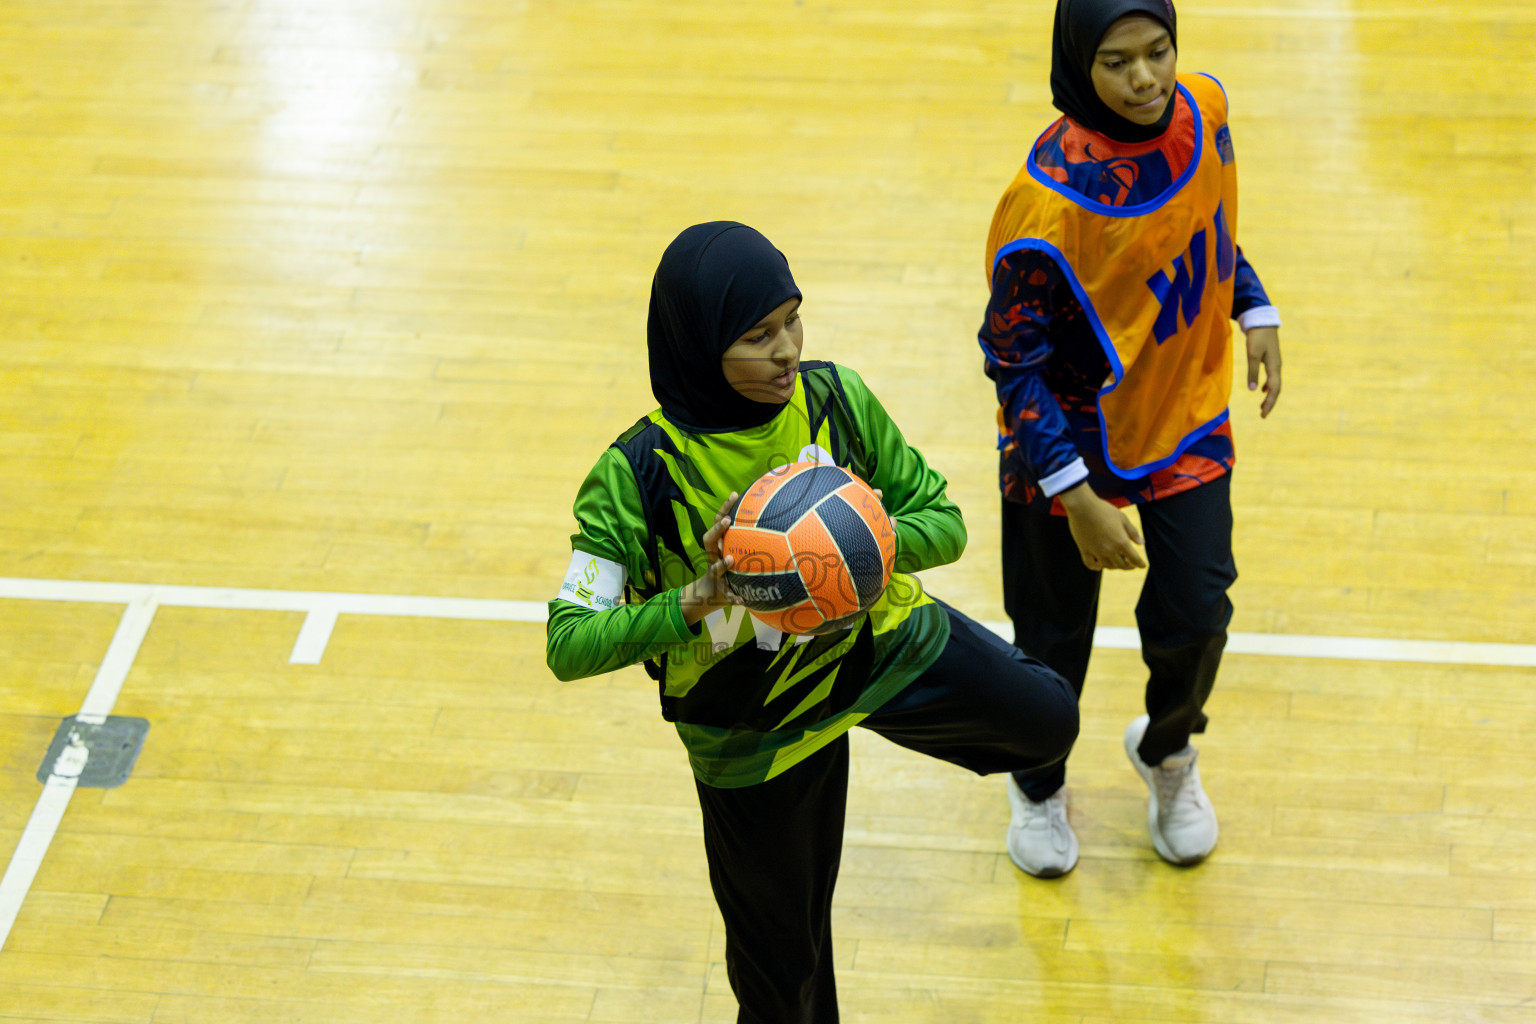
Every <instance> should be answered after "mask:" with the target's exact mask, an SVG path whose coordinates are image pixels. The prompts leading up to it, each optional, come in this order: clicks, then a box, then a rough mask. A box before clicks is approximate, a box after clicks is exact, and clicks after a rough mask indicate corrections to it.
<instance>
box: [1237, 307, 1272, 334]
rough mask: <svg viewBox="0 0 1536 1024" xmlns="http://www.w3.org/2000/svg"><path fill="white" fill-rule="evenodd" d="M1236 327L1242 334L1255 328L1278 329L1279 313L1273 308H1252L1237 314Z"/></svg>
mask: <svg viewBox="0 0 1536 1024" xmlns="http://www.w3.org/2000/svg"><path fill="white" fill-rule="evenodd" d="M1237 326H1238V327H1240V328H1242V331H1243V333H1244V334H1247V333H1248V332H1249V331H1251V330H1253V329H1254V328H1255V327H1279V326H1280V311H1279V310H1278V309H1276V308H1275V307H1274V306H1254V307H1253V308H1252V309H1249V310H1245V311H1243V312H1242V313H1240V314H1238V317H1237Z"/></svg>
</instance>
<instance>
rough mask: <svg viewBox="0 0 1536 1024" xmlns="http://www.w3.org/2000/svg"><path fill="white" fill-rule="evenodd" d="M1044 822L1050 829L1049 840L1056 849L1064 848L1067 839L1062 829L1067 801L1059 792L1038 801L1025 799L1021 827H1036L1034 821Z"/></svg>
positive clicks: (1065, 816) (1065, 817)
mask: <svg viewBox="0 0 1536 1024" xmlns="http://www.w3.org/2000/svg"><path fill="white" fill-rule="evenodd" d="M1037 822H1044V827H1045V828H1048V829H1050V832H1051V841H1052V845H1054V846H1055V847H1056V848H1057V849H1066V846H1067V840H1066V836H1065V835H1064V831H1065V830H1064V829H1063V828H1061V827H1059V826H1065V825H1066V822H1067V802H1066V799H1065V798H1064V797H1062V796H1061V794H1059V793H1058V794H1056V795H1055V796H1052V797H1051V798H1050V799H1048V800H1042V801H1041V802H1040V803H1035V802H1034V801H1027V802H1026V803H1025V808H1024V822H1023V824H1022V826H1021V827H1022V828H1026V829H1028V828H1037V827H1039V826H1038V825H1037V824H1036V823H1037Z"/></svg>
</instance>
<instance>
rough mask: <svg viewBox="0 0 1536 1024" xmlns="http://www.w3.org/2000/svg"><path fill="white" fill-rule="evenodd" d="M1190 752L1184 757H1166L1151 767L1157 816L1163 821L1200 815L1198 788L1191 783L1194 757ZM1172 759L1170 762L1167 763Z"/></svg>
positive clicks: (1195, 754)
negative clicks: (1155, 791) (1155, 790)
mask: <svg viewBox="0 0 1536 1024" xmlns="http://www.w3.org/2000/svg"><path fill="white" fill-rule="evenodd" d="M1197 757H1199V754H1198V753H1196V752H1191V753H1190V754H1189V757H1188V759H1187V760H1185V759H1184V758H1177V759H1176V758H1172V757H1170V758H1168V759H1166V760H1164V761H1163V763H1162V764H1161V765H1159V766H1158V767H1156V768H1154V769H1152V780H1153V782H1154V783H1155V784H1156V786H1157V810H1158V817H1160V818H1162V819H1163V820H1165V821H1178V820H1181V819H1188V818H1191V817H1197V816H1199V815H1200V790H1199V788H1198V787H1196V786H1194V785H1192V784H1191V783H1192V781H1193V776H1194V770H1195V759H1196V758H1197ZM1169 761H1172V762H1173V763H1172V764H1169Z"/></svg>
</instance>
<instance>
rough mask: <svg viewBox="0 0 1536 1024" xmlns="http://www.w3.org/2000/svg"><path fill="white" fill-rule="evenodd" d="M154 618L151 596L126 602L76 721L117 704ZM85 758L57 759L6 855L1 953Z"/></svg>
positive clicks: (96, 718) (100, 718) (103, 716)
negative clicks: (64, 765)
mask: <svg viewBox="0 0 1536 1024" xmlns="http://www.w3.org/2000/svg"><path fill="white" fill-rule="evenodd" d="M154 619H155V601H154V598H153V597H152V596H150V595H148V594H139V595H136V596H135V597H134V598H133V599H132V600H130V601H128V607H127V608H125V609H123V616H122V618H121V619H119V620H118V622H117V631H116V632H115V633H113V634H112V643H111V644H109V645H108V646H107V653H106V655H105V656H104V657H103V658H102V659H101V667H100V668H99V669H97V670H96V679H95V681H94V682H93V683H91V688H90V690H89V692H87V693H86V695H85V700H84V701H83V702H82V703H81V705H80V713H79V715H77V716H76V717H77V718H79V719H80V720H81V721H85V722H94V723H96V724H100V723H102V722H105V721H106V720H107V716H108V715H110V714H111V713H112V708H113V706H114V705H115V704H116V703H117V698H118V695H119V694H120V693H122V692H123V683H124V682H126V681H127V679H128V670H129V669H131V668H132V667H133V662H134V659H136V658H137V657H138V656H139V647H140V645H141V644H143V642H144V636H145V634H147V633H148V632H149V624H150V623H151V622H153V621H154ZM87 756H88V754H87V753H86V751H84V750H80V751H78V752H77V757H76V758H74V759H72V761H71V763H70V764H69V765H68V767H67V768H65V769H64V771H66V772H67V773H68V774H61V772H60V770H59V767H63V762H65V761H66V760H67V759H66V758H65V757H63V756H61V757H60V758H59V761H60V766H59V767H56V768H55V770H54V772H53V773H51V774H50V775H49V776H48V781H47V782H46V783H45V784H44V785H43V792H42V795H40V796H39V797H38V798H37V806H35V807H34V808H32V816H31V817H30V818H28V819H27V826H26V828H24V829H22V832H21V838H20V839H19V840H17V842H16V852H15V853H13V854H12V855H11V862H10V864H9V865H7V867H6V869H5V876H4V877H3V878H0V949H4V948H5V943H6V940H7V939H9V938H10V936H11V928H12V927H13V926H14V925H15V924H16V915H17V914H19V913H21V905H22V903H24V902H25V901H26V898H27V892H28V890H30V889H31V888H32V881H33V879H35V878H36V877H37V871H38V868H40V867H42V864H43V856H44V855H45V854H47V852H48V847H49V846H50V845H51V844H52V843H53V837H54V834H55V833H56V832H57V831H58V829H59V822H61V821H63V820H64V811H65V809H66V808H67V807H69V801H70V798H71V797H73V796H74V795H75V786H76V785H77V784H78V783H79V781H80V772H81V771H82V770H84V768H85V759H86V757H87Z"/></svg>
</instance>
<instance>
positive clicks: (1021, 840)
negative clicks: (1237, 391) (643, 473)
mask: <svg viewBox="0 0 1536 1024" xmlns="http://www.w3.org/2000/svg"><path fill="white" fill-rule="evenodd" d="M1176 28H1177V27H1176V21H1175V16H1174V10H1173V5H1172V4H1171V3H1170V2H1168V0H1058V3H1057V8H1056V25H1055V32H1054V37H1053V44H1052V59H1051V92H1052V98H1053V100H1054V102H1055V105H1056V107H1057V108H1058V109H1059V110H1061V111H1062V113H1063V115H1064V116H1063V117H1061V118H1060V119H1058V120H1057V121H1056V122H1055V123H1054V124H1052V125H1051V126H1050V127H1049V128H1047V129H1046V130H1045V132H1044V133H1043V134H1042V135H1040V136H1039V138H1038V139H1036V140H1035V143H1034V145H1033V146H1032V147H1031V149H1030V153H1029V156H1028V158H1027V159H1026V160H1025V162H1024V166H1023V168H1022V169H1021V170H1020V171H1019V173H1018V175H1017V176H1016V177H1015V179H1014V181H1013V183H1012V184H1011V185H1010V186H1009V187H1008V189H1007V191H1006V192H1004V194H1003V197H1002V199H1001V200H1000V201H999V203H998V206H997V212H996V214H995V215H994V217H993V220H992V226H991V230H990V231H989V232H988V239H987V270H988V274H989V276H990V281H991V298H990V301H989V302H988V307H987V314H986V321H985V323H984V324H983V325H982V328H981V331H980V333H979V340H980V342H981V347H982V350H983V352H984V353H985V354H986V370H987V374H988V376H990V377H991V378H992V379H993V380H994V381H995V382H996V385H997V394H998V402H999V410H998V425H999V441H998V447H999V450H1000V486H1001V489H1002V496H1003V598H1004V604H1005V606H1006V607H1007V610H1008V614H1009V617H1010V618H1011V619H1012V620H1013V624H1014V643H1015V644H1016V645H1017V646H1018V647H1020V648H1021V649H1022V650H1023V651H1024V652H1025V653H1026V654H1029V655H1031V656H1033V657H1036V658H1039V659H1040V660H1042V661H1044V662H1045V663H1046V664H1048V665H1050V666H1051V667H1052V668H1054V669H1056V671H1058V672H1060V673H1061V674H1062V675H1063V676H1065V677H1066V678H1067V679H1068V680H1069V681H1070V682H1071V683H1072V684H1073V686H1074V687H1075V688H1076V689H1077V691H1078V693H1079V694H1081V692H1082V686H1083V679H1084V677H1085V675H1086V674H1087V668H1088V658H1089V654H1090V652H1091V649H1092V646H1093V630H1094V623H1095V620H1096V617H1097V613H1098V597H1099V581H1100V573H1101V571H1102V570H1104V569H1131V568H1143V567H1146V568H1147V569H1148V572H1147V577H1146V583H1145V585H1144V586H1143V588H1142V593H1141V598H1140V600H1139V601H1138V603H1137V606H1136V621H1137V625H1138V627H1139V629H1140V633H1141V640H1142V656H1143V659H1144V660H1145V661H1146V663H1147V667H1148V669H1149V671H1150V675H1149V678H1148V681H1147V688H1146V711H1147V713H1146V714H1145V715H1142V716H1141V717H1139V718H1137V719H1136V720H1135V721H1133V722H1132V723H1131V724H1130V726H1129V727H1128V728H1127V729H1126V734H1125V747H1126V752H1127V754H1128V756H1129V757H1130V759H1131V762H1132V764H1133V765H1134V766H1135V768H1136V769H1137V771H1138V772H1139V773H1140V774H1141V775H1142V777H1143V778H1144V779H1145V780H1146V782H1147V784H1148V787H1149V790H1150V800H1149V803H1148V828H1149V831H1150V832H1151V837H1152V842H1153V846H1154V847H1155V848H1156V850H1157V852H1158V853H1159V854H1160V855H1161V856H1162V857H1163V858H1164V859H1166V860H1169V861H1171V862H1173V863H1177V864H1192V863H1195V862H1197V861H1199V860H1201V859H1203V858H1204V857H1205V856H1206V855H1207V854H1209V853H1210V851H1211V850H1212V849H1213V848H1214V847H1215V844H1216V832H1217V829H1216V815H1215V812H1214V810H1213V809H1212V808H1211V804H1210V801H1209V800H1208V799H1207V798H1206V795H1205V792H1204V790H1203V788H1202V787H1201V784H1200V776H1199V773H1198V771H1197V769H1196V767H1195V761H1196V754H1195V750H1194V748H1193V747H1191V746H1190V745H1189V738H1190V735H1191V734H1192V733H1198V732H1203V731H1204V729H1205V726H1206V716H1205V713H1204V710H1203V708H1204V705H1205V701H1206V698H1207V697H1208V696H1209V694H1210V692H1211V687H1212V685H1213V683H1214V681H1215V677H1216V669H1217V666H1218V665H1219V663H1220V660H1221V652H1222V649H1223V647H1224V646H1225V643H1226V628H1227V623H1228V622H1229V621H1230V619H1231V615H1232V605H1231V602H1230V601H1229V600H1228V598H1227V589H1228V588H1229V587H1230V586H1231V584H1232V582H1233V581H1234V580H1235V579H1236V577H1237V570H1236V567H1235V565H1234V563H1233V560H1232V510H1231V500H1230V488H1229V485H1230V474H1231V470H1232V464H1233V449H1232V434H1231V429H1230V425H1229V423H1228V416H1227V404H1228V399H1229V392H1230V390H1231V380H1232V372H1233V367H1232V327H1231V320H1232V319H1236V320H1237V321H1238V324H1239V327H1240V328H1241V329H1242V330H1243V331H1244V334H1245V336H1246V347H1247V356H1248V386H1249V388H1250V389H1257V388H1258V387H1259V386H1260V370H1261V369H1262V375H1263V383H1262V387H1263V391H1264V398H1263V402H1262V405H1261V408H1260V411H1261V413H1262V414H1263V415H1266V416H1267V415H1268V414H1269V412H1270V410H1271V409H1272V408H1273V407H1274V403H1275V400H1276V399H1277V398H1278V397H1279V395H1280V342H1279V333H1278V328H1279V325H1280V318H1279V314H1278V313H1277V312H1276V310H1275V308H1274V306H1273V305H1271V304H1270V301H1269V299H1268V297H1267V296H1266V294H1265V292H1264V288H1263V286H1262V284H1260V282H1259V279H1258V276H1257V274H1255V273H1254V270H1253V267H1252V266H1251V265H1250V264H1249V263H1248V261H1247V259H1246V258H1245V257H1244V255H1243V252H1242V250H1241V249H1240V248H1239V247H1238V245H1237V213H1238V201H1237V199H1238V196H1237V161H1236V155H1235V152H1234V149H1233V145H1232V136H1231V133H1230V131H1229V129H1228V127H1227V97H1226V94H1225V92H1224V90H1223V89H1222V87H1221V84H1220V83H1219V82H1217V81H1216V79H1214V78H1211V77H1209V76H1206V75H1178V74H1177V73H1176V70H1175V62H1176V58H1177V51H1176V43H1177V30H1176ZM1127 504H1136V505H1137V506H1138V509H1139V512H1140V518H1141V523H1142V528H1143V529H1144V530H1145V532H1146V537H1145V540H1143V537H1142V535H1141V533H1140V532H1138V530H1137V529H1136V527H1135V525H1134V524H1133V523H1132V522H1131V520H1130V519H1129V518H1128V517H1127V516H1126V515H1125V514H1124V513H1123V512H1122V511H1121V510H1120V507H1119V506H1124V505H1127ZM1143 544H1144V546H1145V551H1146V557H1145V559H1144V558H1143V557H1142V553H1141V552H1142V548H1143ZM1065 781H1066V767H1065V762H1063V763H1062V764H1060V765H1057V766H1055V767H1053V768H1052V769H1050V770H1048V771H1045V772H1041V773H1037V774H1035V775H1032V776H1026V777H1020V776H1015V777H1013V778H1010V780H1009V782H1008V793H1009V798H1010V800H1011V802H1012V805H1013V820H1012V822H1011V825H1010V828H1009V834H1008V849H1009V854H1010V856H1011V857H1012V859H1013V861H1014V863H1015V864H1017V865H1018V866H1019V867H1020V868H1021V869H1023V870H1024V871H1026V872H1029V873H1030V874H1033V875H1038V876H1042V877H1049V876H1053V875H1060V874H1064V873H1066V872H1067V871H1070V870H1072V867H1073V866H1074V865H1075V864H1076V862H1077V839H1076V836H1075V835H1074V834H1073V833H1072V828H1071V825H1070V823H1069V821H1068V816H1067V810H1066V789H1065Z"/></svg>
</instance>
